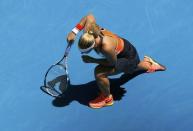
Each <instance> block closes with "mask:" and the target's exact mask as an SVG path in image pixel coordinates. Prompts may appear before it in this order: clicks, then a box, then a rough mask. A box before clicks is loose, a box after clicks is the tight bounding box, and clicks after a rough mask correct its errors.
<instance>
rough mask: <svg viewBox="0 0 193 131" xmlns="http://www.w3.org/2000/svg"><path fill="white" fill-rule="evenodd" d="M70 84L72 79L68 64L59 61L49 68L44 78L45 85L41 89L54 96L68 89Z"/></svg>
mask: <svg viewBox="0 0 193 131" xmlns="http://www.w3.org/2000/svg"><path fill="white" fill-rule="evenodd" d="M69 84H70V79H69V75H68V71H67V66H66V65H65V64H61V63H57V64H55V65H52V66H51V67H50V68H49V69H48V70H47V72H46V75H45V78H44V86H42V87H41V90H42V91H44V92H46V93H47V94H49V95H51V96H53V97H57V96H59V95H61V94H63V93H64V92H65V91H66V90H67V88H68V86H69Z"/></svg>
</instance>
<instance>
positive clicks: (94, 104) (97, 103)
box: [89, 93, 114, 109]
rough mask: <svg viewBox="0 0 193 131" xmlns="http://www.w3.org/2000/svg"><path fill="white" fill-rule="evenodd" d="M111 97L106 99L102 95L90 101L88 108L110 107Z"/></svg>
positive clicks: (111, 103)
mask: <svg viewBox="0 0 193 131" xmlns="http://www.w3.org/2000/svg"><path fill="white" fill-rule="evenodd" d="M113 103H114V102H113V96H112V95H109V96H108V97H105V96H104V95H103V94H102V93H101V94H100V95H99V96H98V97H97V98H96V99H94V100H91V101H90V102H89V106H90V107H91V108H95V109H97V108H102V107H105V106H111V105H113Z"/></svg>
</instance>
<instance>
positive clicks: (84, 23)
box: [67, 14, 96, 43]
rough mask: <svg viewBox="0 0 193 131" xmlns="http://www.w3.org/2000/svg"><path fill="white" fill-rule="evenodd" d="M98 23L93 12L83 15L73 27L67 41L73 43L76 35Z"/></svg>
mask: <svg viewBox="0 0 193 131" xmlns="http://www.w3.org/2000/svg"><path fill="white" fill-rule="evenodd" d="M95 24H96V20H95V18H94V16H93V15H92V14H89V15H87V16H85V17H83V18H82V19H81V20H80V22H79V23H78V24H77V25H76V26H75V27H74V28H73V29H72V31H71V32H70V33H69V34H68V36H67V42H68V43H73V42H74V40H75V38H76V35H77V34H78V33H79V32H80V31H81V30H84V32H87V31H89V30H91V29H92V28H93V26H94V25H95Z"/></svg>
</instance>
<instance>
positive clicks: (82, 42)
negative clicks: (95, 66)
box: [78, 32, 95, 49]
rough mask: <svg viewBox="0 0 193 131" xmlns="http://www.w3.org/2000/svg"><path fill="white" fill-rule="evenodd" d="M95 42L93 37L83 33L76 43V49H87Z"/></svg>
mask: <svg viewBox="0 0 193 131" xmlns="http://www.w3.org/2000/svg"><path fill="white" fill-rule="evenodd" d="M94 42H95V39H94V36H93V35H92V34H90V33H88V32H86V33H84V34H83V35H82V36H81V37H80V39H79V41H78V47H79V48H80V49H87V48H89V47H91V46H92V45H93V43H94Z"/></svg>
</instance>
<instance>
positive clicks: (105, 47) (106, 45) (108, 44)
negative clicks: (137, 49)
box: [102, 36, 115, 52]
mask: <svg viewBox="0 0 193 131" xmlns="http://www.w3.org/2000/svg"><path fill="white" fill-rule="evenodd" d="M114 45H115V44H112V39H111V37H109V36H104V37H103V42H102V51H103V52H109V51H113V50H114V48H115V47H114Z"/></svg>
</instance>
